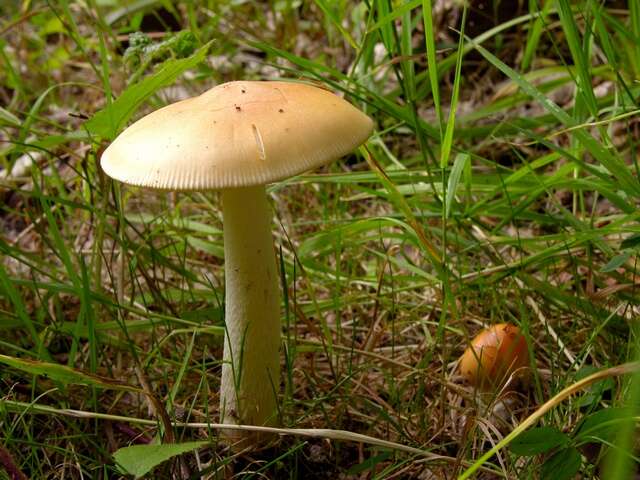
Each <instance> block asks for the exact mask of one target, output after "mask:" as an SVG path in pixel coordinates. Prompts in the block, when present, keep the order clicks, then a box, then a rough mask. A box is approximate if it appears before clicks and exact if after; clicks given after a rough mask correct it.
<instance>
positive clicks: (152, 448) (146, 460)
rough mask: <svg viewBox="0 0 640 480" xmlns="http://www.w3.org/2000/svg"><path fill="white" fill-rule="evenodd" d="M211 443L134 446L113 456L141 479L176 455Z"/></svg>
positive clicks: (122, 449)
mask: <svg viewBox="0 0 640 480" xmlns="http://www.w3.org/2000/svg"><path fill="white" fill-rule="evenodd" d="M208 443H209V442H186V443H166V444H163V445H133V446H131V447H124V448H121V449H119V450H117V451H116V452H115V453H114V454H113V458H114V459H115V461H116V463H117V464H118V466H119V467H120V468H121V469H122V470H123V471H124V472H125V473H128V474H130V475H135V477H136V478H140V477H142V476H143V475H146V474H147V473H149V472H150V471H151V470H153V469H154V468H155V467H157V466H158V465H160V464H161V463H162V462H165V461H167V460H169V459H170V458H172V457H175V456H176V455H180V454H182V453H186V452H191V451H192V450H196V449H198V448H200V447H204V446H205V445H207V444H208Z"/></svg>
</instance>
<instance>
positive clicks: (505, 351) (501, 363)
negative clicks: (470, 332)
mask: <svg viewBox="0 0 640 480" xmlns="http://www.w3.org/2000/svg"><path fill="white" fill-rule="evenodd" d="M528 366H529V350H528V348H527V341H526V339H525V337H524V335H523V334H522V332H520V329H519V328H518V327H516V326H515V325H512V324H510V323H499V324H497V325H493V326H491V327H489V328H486V329H485V330H483V331H482V332H480V333H479V334H478V336H476V337H475V338H474V339H473V341H472V342H471V345H469V347H468V348H467V349H466V350H465V352H464V354H463V355H462V357H460V364H459V368H460V373H461V374H462V376H463V377H464V379H465V380H466V381H467V382H468V383H470V384H471V385H473V386H475V387H478V388H479V389H481V390H489V389H492V388H497V387H500V386H502V384H503V383H504V382H505V381H507V380H508V378H509V377H510V376H511V374H513V373H516V374H518V373H524V372H526V367H528Z"/></svg>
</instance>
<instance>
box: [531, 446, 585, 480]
mask: <svg viewBox="0 0 640 480" xmlns="http://www.w3.org/2000/svg"><path fill="white" fill-rule="evenodd" d="M581 466H582V456H581V455H580V452H578V450H576V449H575V447H567V448H563V449H562V450H559V451H557V452H556V453H554V454H553V455H551V456H550V457H549V458H548V459H547V460H546V461H545V462H544V463H543V464H542V469H541V471H540V479H541V480H569V479H571V478H573V477H574V476H575V474H576V473H578V470H580V467H581Z"/></svg>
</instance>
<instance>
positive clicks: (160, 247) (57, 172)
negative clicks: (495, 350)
mask: <svg viewBox="0 0 640 480" xmlns="http://www.w3.org/2000/svg"><path fill="white" fill-rule="evenodd" d="M521 3H523V5H520V6H519V7H515V6H514V7H513V8H506V7H504V5H502V4H501V3H500V2H493V3H492V2H484V3H483V7H482V8H481V6H480V2H475V1H473V2H469V4H468V5H467V6H466V7H463V6H462V5H456V4H453V5H448V3H447V2H440V1H438V0H422V1H410V2H405V3H402V2H388V1H386V0H367V1H362V2H356V1H349V2H348V1H336V2H330V1H325V0H322V1H321V0H316V1H315V2H299V1H295V0H288V1H285V0H283V1H275V0H272V1H268V2H215V1H204V2H186V1H185V2H160V1H155V0H147V1H143V2H122V1H117V0H89V1H87V2H69V1H67V0H61V1H59V2H40V1H32V2H28V1H22V2H18V1H17V0H10V1H9V2H4V3H2V5H0V12H1V13H2V15H0V18H1V20H0V47H1V48H0V65H1V67H0V99H1V101H0V106H1V108H0V167H1V168H2V170H0V174H1V177H0V198H1V199H2V202H0V225H1V226H2V228H1V229H0V252H1V254H2V260H1V261H0V329H2V332H1V335H0V354H1V355H2V356H1V357H0V361H2V364H3V365H4V367H3V368H2V370H0V398H1V399H2V400H1V401H0V438H2V441H1V443H0V466H2V467H4V470H3V469H1V468H0V478H56V477H60V478H120V477H124V476H125V475H124V474H122V473H121V471H120V468H119V467H118V465H117V464H116V463H117V462H116V458H118V459H119V458H122V457H119V456H116V457H114V452H116V451H117V450H118V449H121V448H123V447H126V446H129V445H135V444H143V445H144V444H149V443H155V442H160V441H164V442H167V441H168V440H172V439H173V440H175V441H176V442H178V443H183V442H201V441H204V442H205V443H197V444H192V445H190V446H189V448H187V447H184V446H183V447H179V448H183V450H184V451H186V452H187V453H182V455H181V456H180V457H175V458H179V460H176V459H175V458H174V460H173V461H172V462H165V463H163V464H161V465H160V466H159V467H157V469H156V470H155V471H154V472H155V473H154V474H153V475H155V476H154V477H151V476H150V477H149V478H225V477H228V476H231V475H232V474H236V475H238V476H242V477H243V478H244V477H246V478H258V477H264V476H266V477H268V478H336V477H338V476H339V475H342V476H343V477H344V478H371V479H374V478H375V479H381V478H457V477H461V478H471V477H473V476H474V475H475V476H477V477H476V478H555V479H561V478H576V475H577V478H601V479H607V480H609V479H614V480H616V479H618V480H622V479H627V478H632V477H633V475H634V472H637V470H638V467H637V462H638V450H637V440H636V438H637V429H636V423H637V419H638V407H637V405H638V398H639V395H640V379H639V378H638V375H637V374H634V372H635V371H636V369H635V365H636V364H633V363H631V364H628V362H633V361H636V360H637V359H638V350H637V345H638V329H637V325H636V323H637V322H636V320H637V318H638V314H639V311H638V293H637V284H638V278H637V253H638V248H639V246H640V240H639V239H640V226H639V223H638V218H639V217H640V214H639V213H638V203H639V202H638V198H639V197H640V182H638V173H639V164H638V151H639V150H638V148H639V138H640V135H639V134H638V121H637V118H638V112H639V111H640V105H639V101H638V98H640V83H639V81H640V7H639V6H638V3H637V2H624V1H617V2H606V3H602V2H596V1H594V0H579V1H576V2H569V1H567V0H557V1H553V2H551V1H545V2H538V1H530V2H521ZM514 5H515V2H514ZM423 12H426V13H429V14H428V15H427V14H425V15H423V14H422V13H423ZM136 32H144V34H139V33H136ZM276 78H289V79H304V80H307V81H311V82H318V83H322V84H324V85H326V86H327V87H328V88H331V89H332V90H335V91H337V92H341V93H343V94H344V95H345V96H346V97H347V98H348V99H349V100H350V101H351V102H352V103H354V104H355V105H356V106H358V107H359V108H360V109H362V110H363V111H365V112H366V113H367V114H369V115H370V116H371V117H372V118H373V119H374V120H375V123H376V130H375V133H374V135H373V136H372V137H371V139H370V140H369V141H368V142H367V144H366V146H365V147H363V148H361V149H360V150H359V151H358V152H356V153H354V154H353V155H351V156H350V157H348V158H345V159H343V160H342V161H340V162H338V163H336V164H335V165H333V166H330V167H328V168H326V169H324V170H322V171H319V172H311V173H309V174H305V175H302V176H300V177H297V178H294V179H292V180H289V181H287V182H284V183H281V184H278V185H273V186H272V187H270V195H271V200H272V204H273V207H274V236H275V242H276V248H277V251H278V260H279V264H280V268H281V273H282V275H281V277H282V285H283V292H284V300H283V308H282V312H283V320H284V322H283V323H284V325H285V328H284V330H283V336H282V339H283V349H282V362H283V366H284V375H283V378H282V385H281V390H280V391H281V395H282V397H281V405H282V410H281V411H280V417H281V424H282V427H283V428H286V429H294V430H291V431H288V433H287V434H286V435H283V436H281V437H280V439H279V441H276V442H274V443H273V444H271V445H269V446H268V448H266V449H264V450H261V451H257V452H256V451H254V452H241V453H233V452H231V451H229V450H227V449H226V448H225V447H224V446H223V445H221V444H218V442H217V440H218V432H217V430H216V428H214V424H215V422H216V421H217V417H218V412H217V408H218V407H217V406H218V396H217V389H218V384H219V373H220V368H221V365H220V362H221V358H222V335H223V332H224V326H223V325H224V324H223V322H224V319H223V304H222V302H223V298H224V294H223V288H222V286H223V285H224V281H223V279H224V269H223V258H222V234H221V233H222V222H221V217H220V211H219V209H218V199H217V196H216V194H215V193H190V194H166V193H156V192H149V191H143V190H139V189H134V188H129V187H124V186H121V185H118V184H115V183H113V182H112V181H111V180H110V179H108V178H107V177H106V176H105V175H104V174H103V173H102V172H101V170H100V169H99V166H98V160H99V158H100V153H101V151H102V150H103V149H104V148H105V146H106V145H108V143H109V141H110V140H111V139H112V138H114V137H115V136H116V135H117V134H118V133H119V131H121V130H122V129H123V128H124V127H125V126H126V125H127V124H128V123H129V122H130V121H132V120H133V119H135V118H138V117H140V116H141V115H143V114H144V113H147V112H149V111H151V110H153V109H155V108H159V107H160V106H162V105H165V104H166V103H169V102H172V101H176V100H178V99H180V98H184V97H185V96H191V95H196V94H198V93H200V92H202V91H204V90H206V89H207V88H210V87H212V86H214V85H216V84H219V83H222V82H224V81H228V80H234V79H276ZM499 322H512V323H515V324H517V325H519V326H520V328H521V329H522V330H523V331H524V332H525V335H526V337H527V342H528V344H529V348H530V352H531V354H532V365H534V366H535V367H536V368H535V370H534V374H533V376H532V381H531V384H530V385H529V387H528V388H524V389H519V390H517V392H516V393H515V394H509V395H501V394H496V395H495V396H493V397H491V398H485V397H483V396H481V395H479V394H478V392H474V391H473V389H472V388H470V387H469V386H467V385H464V384H463V383H462V381H461V379H460V378H459V376H458V375H457V372H456V368H455V361H456V359H457V358H458V357H459V355H460V354H461V353H462V351H463V350H464V348H465V347H466V345H467V343H468V341H469V340H470V339H471V338H472V337H473V336H474V335H475V334H476V333H477V332H478V331H479V330H480V329H481V328H482V327H484V326H487V325H491V324H494V323H499ZM623 364H628V365H627V366H623V367H619V365H623ZM66 367H70V368H66ZM610 367H611V368H610ZM607 368H610V369H609V370H605V369H607ZM597 372H600V373H597ZM594 373H595V375H596V376H595V377H591V378H590V379H588V380H586V381H585V380H584V379H585V378H587V377H588V376H589V375H590V374H594ZM576 382H582V383H579V384H578V386H581V388H580V389H577V388H575V387H573V385H574V384H576ZM591 382H593V383H591ZM587 384H589V385H587ZM563 392H565V393H563ZM566 392H569V393H566ZM558 394H559V395H560V396H558V397H556V395H558ZM550 399H552V400H551V403H546V402H548V401H550ZM545 404H546V405H547V406H549V408H547V407H543V406H544V405H545ZM533 420H537V423H535V422H533ZM525 426H526V427H531V428H530V429H529V430H527V431H525V432H524V433H522V430H524V428H523V427H525ZM326 429H332V432H327V431H326ZM303 431H304V432H310V433H309V435H311V436H300V435H304V434H302V433H301V432H303ZM335 431H342V433H336V432H335ZM331 439H333V440H331ZM505 439H506V440H505ZM389 442H391V443H389ZM203 445H204V446H203ZM496 445H498V446H499V447H500V448H493V447H495V446H496ZM196 447H200V448H199V449H196ZM492 448H493V450H492ZM121 452H125V453H123V454H118V455H125V454H126V452H127V450H121ZM175 453H177V451H176V452H175ZM137 456H138V457H147V459H151V456H150V455H149V456H147V455H145V454H137ZM169 456H170V455H167V457H169ZM134 460H139V458H138V459H136V458H134ZM120 463H122V462H120ZM157 463H159V460H158V462H157ZM121 466H122V465H121ZM476 469H478V470H476ZM21 475H22V476H21Z"/></svg>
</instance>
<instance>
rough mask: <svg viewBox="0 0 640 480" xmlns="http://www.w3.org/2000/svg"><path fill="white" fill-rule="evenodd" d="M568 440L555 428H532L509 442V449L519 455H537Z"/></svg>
mask: <svg viewBox="0 0 640 480" xmlns="http://www.w3.org/2000/svg"><path fill="white" fill-rule="evenodd" d="M568 441H569V437H568V436H567V435H565V434H564V433H562V432H561V431H560V430H558V429H557V428H554V427H539V428H532V429H531V430H527V431H526V432H524V433H523V434H521V435H520V436H519V437H517V438H516V439H515V440H514V441H513V442H511V451H512V452H513V453H515V454H516V455H521V456H524V455H526V456H529V455H537V454H539V453H544V452H548V451H549V450H551V449H552V448H555V447H558V446H560V445H564V444H566V443H567V442H568Z"/></svg>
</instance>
